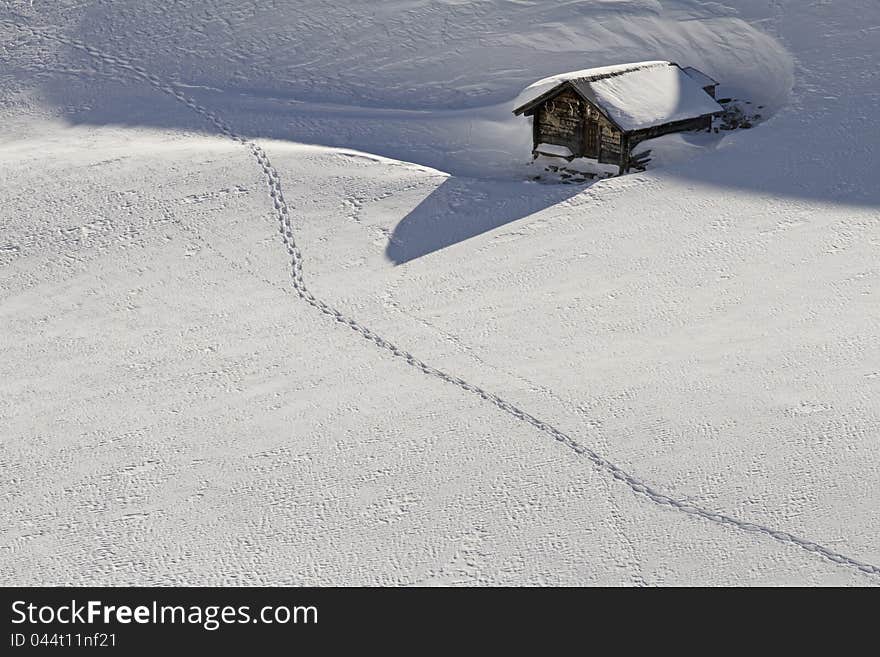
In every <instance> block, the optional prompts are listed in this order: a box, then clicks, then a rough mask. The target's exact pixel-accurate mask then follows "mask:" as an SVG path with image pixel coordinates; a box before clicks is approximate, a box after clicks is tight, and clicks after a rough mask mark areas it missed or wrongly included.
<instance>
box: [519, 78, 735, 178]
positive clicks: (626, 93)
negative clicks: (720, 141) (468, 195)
mask: <svg viewBox="0 0 880 657" xmlns="http://www.w3.org/2000/svg"><path fill="white" fill-rule="evenodd" d="M688 70H689V71H690V72H688ZM688 70H685V69H682V68H681V67H680V66H678V64H674V63H672V62H666V61H652V62H638V63H634V64H621V65H617V66H606V67H602V68H592V69H586V70H583V71H574V72H572V73H564V74H562V75H556V76H553V77H550V78H545V79H543V80H540V81H538V82H536V83H535V84H533V85H531V86H530V87H529V88H528V89H527V90H526V91H525V95H524V96H521V98H524V100H523V101H521V104H520V105H519V106H518V107H517V108H516V109H515V110H514V111H513V113H514V114H515V115H517V116H519V115H521V114H525V115H526V116H532V117H534V119H533V122H532V139H533V154H534V155H535V156H538V155H551V156H555V157H564V158H567V159H571V158H575V157H586V158H591V159H594V160H598V161H599V162H601V163H604V164H613V165H617V166H618V167H619V171H620V173H624V172H625V171H627V170H628V169H629V166H630V153H632V149H633V147H634V146H635V145H636V144H638V143H639V142H641V141H644V140H646V139H652V138H654V137H659V136H660V135H665V134H667V133H670V132H680V131H684V130H710V129H711V127H712V117H713V116H714V115H715V114H719V113H721V112H722V111H723V109H722V107H721V106H720V105H719V104H718V103H717V102H715V99H714V98H713V97H712V95H710V92H709V89H707V88H706V87H711V92H712V94H714V91H715V85H716V84H717V82H715V80H712V78H710V77H708V76H707V75H705V74H703V73H701V72H700V71H697V69H694V68H691V67H688Z"/></svg>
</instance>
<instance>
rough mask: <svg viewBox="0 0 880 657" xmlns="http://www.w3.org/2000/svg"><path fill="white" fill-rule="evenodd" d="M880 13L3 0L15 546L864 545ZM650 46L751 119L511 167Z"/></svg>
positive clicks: (1, 320) (281, 551)
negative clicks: (534, 118) (617, 170)
mask: <svg viewBox="0 0 880 657" xmlns="http://www.w3.org/2000/svg"><path fill="white" fill-rule="evenodd" d="M876 25H880V7H878V5H877V3H876V2H875V1H874V0H839V1H837V2H833V3H828V2H823V3H803V2H795V1H794V0H777V1H774V2H765V1H764V0H727V1H726V2H725V3H723V4H718V3H703V2H697V1H691V0H669V1H668V2H667V1H664V2H663V3H662V4H661V3H659V2H655V1H653V0H619V1H617V0H604V1H601V2H599V1H587V0H583V1H578V2H566V3H553V2H546V3H545V2H523V1H516V2H514V1H512V0H511V1H508V0H483V1H480V2H477V1H474V2H462V1H456V2H452V1H444V0H406V2H404V1H402V0H401V1H397V0H389V1H388V2H381V3H380V2H372V1H370V2H367V1H366V0H363V1H358V0H351V1H349V2H345V3H333V4H332V5H331V4H330V3H325V2H318V1H317V0H302V1H301V2H297V3H287V4H285V3H262V2H260V3H258V2H250V1H247V2H242V1H241V0H235V1H234V2H233V1H232V0H205V1H204V2H199V3H195V2H193V3H186V2H175V3H170V2H159V1H158V0H153V1H143V0H139V1H137V2H135V1H134V0H130V1H117V2H113V3H108V2H103V1H99V0H58V1H57V2H52V3H42V2H30V1H29V0H22V1H8V0H7V1H3V2H0V71H2V74H0V336H2V339H0V466H2V472H3V475H4V476H3V478H2V483H0V486H2V495H0V515H2V517H3V518H4V520H5V522H4V526H3V530H2V532H0V572H2V573H3V574H4V577H3V583H4V584H7V585H9V584H32V585H36V584H107V585H112V584H143V585H149V584H205V585H209V584H394V585H427V584H431V585H469V584H481V585H493V584H508V585H520V584H530V585H540V584H615V585H644V584H648V585H656V584H696V585H700V584H708V585H725V584H727V585H734V584H736V585H742V584H746V585H748V584H755V585H758V584H761V585H767V584H806V585H817V584H841V585H855V586H868V585H876V584H878V582H880V568H878V567H880V543H878V541H877V536H878V535H880V512H878V509H880V350H878V348H877V345H878V344H880V335H878V334H880V314H878V311H877V308H878V307H880V303H878V301H880V299H878V280H880V265H878V262H880V258H878V249H880V187H878V185H877V184H876V153H877V152H878V148H880V144H878V143H876V142H877V141H878V140H880V136H878V134H877V131H876V130H874V129H872V126H873V125H874V121H875V116H876V98H877V95H878V93H880V80H878V78H877V75H876V70H875V68H876V53H877V52H878V51H880V30H877V29H875V28H874V27H872V26H876ZM652 60H660V61H673V62H678V63H680V64H681V65H683V66H684V65H690V66H695V67H696V68H698V69H700V70H701V71H703V72H704V73H705V74H707V75H709V76H711V77H712V78H714V79H717V80H719V82H720V86H719V89H718V97H719V98H731V99H737V100H736V102H737V103H742V105H741V106H740V107H742V108H751V107H754V108H756V109H755V110H751V109H742V110H741V113H742V118H741V119H740V118H737V117H733V116H732V113H731V117H732V118H730V122H731V125H732V124H733V123H737V125H738V126H739V127H740V128H741V127H743V126H742V123H743V122H744V121H747V122H749V123H750V125H751V126H752V127H751V129H748V130H742V129H736V130H730V131H726V130H722V131H720V132H718V133H711V134H709V133H702V134H699V135H698V134H680V135H668V136H666V137H663V138H660V139H657V140H652V141H651V142H648V143H645V144H640V146H639V149H642V148H644V149H650V150H651V151H652V153H651V157H652V160H651V165H650V168H649V169H648V170H647V171H644V172H637V173H633V174H630V175H626V176H621V177H613V178H607V179H604V178H603V177H602V175H601V172H594V171H592V170H591V166H592V164H591V163H590V162H579V161H577V160H575V161H573V162H570V163H569V162H566V161H565V160H564V159H561V158H558V157H557V158H555V159H556V160H559V161H561V162H565V163H566V166H569V167H571V168H572V170H573V171H574V173H572V174H569V175H572V176H574V175H575V174H579V175H580V176H581V177H582V178H583V179H584V181H585V182H583V183H582V184H579V185H575V184H569V185H565V184H540V182H537V181H533V180H531V175H532V174H533V173H534V166H533V165H532V163H531V147H532V143H531V137H532V131H531V126H530V123H529V121H528V120H526V119H524V118H523V117H514V116H513V115H512V113H511V110H512V109H513V108H514V107H515V105H516V102H517V99H518V98H519V97H520V96H521V93H522V90H523V89H526V88H527V87H529V85H531V84H532V83H533V82H535V81H536V80H542V79H543V78H546V77H547V76H553V75H556V74H558V73H559V72H561V71H571V70H575V69H588V68H594V67H600V66H611V65H616V64H620V63H622V62H633V61H652ZM612 79H615V78H609V80H612ZM637 91H638V90H637V89H630V90H626V91H625V92H624V90H621V89H619V88H617V87H615V88H613V89H611V88H609V93H615V94H619V95H620V97H621V98H624V97H626V98H632V97H633V94H635V93H636V92H637ZM646 102H647V99H646ZM665 102H666V103H667V106H669V107H671V106H672V103H673V100H672V98H671V97H670V98H667V99H666V101H665ZM641 106H642V105H641V101H640V102H639V103H638V107H634V108H633V112H636V111H638V109H639V107H641ZM759 106H760V109H757V108H758V107H759ZM758 113H760V115H761V116H760V119H756V118H755V114H758ZM734 119H735V120H734ZM563 173H565V172H563ZM588 178H589V180H587V179H588Z"/></svg>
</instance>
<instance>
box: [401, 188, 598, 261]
mask: <svg viewBox="0 0 880 657" xmlns="http://www.w3.org/2000/svg"><path fill="white" fill-rule="evenodd" d="M584 188H585V185H574V184H572V185H564V184H554V185H545V184H539V183H536V182H532V181H510V182H507V181H497V180H480V179H475V178H461V177H456V176H450V177H449V178H446V179H445V180H444V181H443V182H442V183H441V184H440V185H439V186H438V187H437V188H436V189H434V191H433V192H431V193H430V194H429V195H428V196H427V197H426V198H425V199H424V200H423V201H422V202H421V203H419V204H418V205H417V206H416V207H415V208H413V210H412V211H411V212H410V213H409V214H407V215H406V216H405V217H404V218H403V219H402V220H401V221H400V223H398V224H397V226H396V227H395V228H394V231H393V233H392V235H391V237H390V238H389V241H388V246H387V247H386V250H385V254H386V256H387V257H388V259H389V260H390V261H391V262H393V263H394V264H395V265H400V264H403V263H406V262H409V261H411V260H415V259H416V258H420V257H422V256H424V255H428V254H429V253H433V252H435V251H439V250H440V249H445V248H446V247H449V246H452V245H454V244H458V243H459V242H463V241H465V240H467V239H470V238H472V237H476V236H477V235H481V234H483V233H486V232H488V231H490V230H493V229H495V228H498V227H499V226H503V225H505V224H508V223H510V222H512V221H516V220H518V219H522V218H524V217H527V216H529V215H531V214H534V213H536V212H540V211H541V210H544V209H545V208H548V207H551V206H553V205H556V204H557V203H560V202H562V201H565V200H566V199H569V198H571V197H572V196H575V195H576V194H578V193H580V192H581V191H583V190H584Z"/></svg>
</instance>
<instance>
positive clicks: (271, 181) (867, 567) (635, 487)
mask: <svg viewBox="0 0 880 657" xmlns="http://www.w3.org/2000/svg"><path fill="white" fill-rule="evenodd" d="M0 24H2V25H4V26H6V27H11V28H13V29H18V30H21V31H24V32H27V33H30V34H32V35H33V36H35V37H37V38H43V39H47V40H52V41H56V42H58V43H62V44H64V45H67V46H70V47H72V48H76V49H77V50H80V51H83V52H85V53H87V54H88V55H90V56H91V57H94V58H95V59H98V60H100V61H102V62H104V63H106V64H109V65H111V66H114V67H116V68H118V69H121V70H123V71H128V72H130V73H132V74H134V75H135V76H136V77H137V78H139V79H141V80H144V81H145V82H147V83H149V84H150V85H152V86H153V87H155V88H156V89H158V90H160V91H162V92H164V93H167V94H170V95H171V96H173V97H174V98H176V99H177V100H179V101H180V102H181V103H183V104H185V105H186V106H187V107H189V108H191V109H192V110H193V111H194V112H196V113H197V114H199V115H201V116H202V117H203V118H205V119H206V120H207V121H208V122H209V123H210V124H211V125H213V126H214V127H215V128H217V130H219V131H220V132H221V133H222V134H224V135H225V136H227V137H229V138H230V139H232V140H234V141H237V142H239V143H240V144H242V145H244V146H246V147H247V148H248V149H249V150H250V152H251V154H252V155H253V157H254V158H255V159H256V161H257V164H258V165H259V166H260V169H261V170H262V172H263V174H264V176H265V177H266V182H267V184H268V186H269V196H270V197H271V198H272V203H273V205H274V209H275V215H276V218H277V220H278V223H279V231H280V233H281V236H282V240H283V242H284V245H285V248H286V249H287V253H288V254H289V255H290V258H291V276H292V279H293V287H294V290H295V291H296V293H297V295H298V296H299V297H300V298H301V299H302V300H303V301H305V302H306V303H308V304H309V305H310V306H312V307H313V308H315V309H316V310H318V311H320V312H321V313H323V314H325V315H327V316H329V317H331V318H333V319H334V320H335V321H337V322H339V323H340V324H344V325H346V326H348V327H349V328H351V329H352V330H353V331H355V332H356V333H358V334H360V335H361V336H362V337H363V338H364V339H366V340H369V341H370V342H372V343H373V344H375V345H376V346H378V347H380V348H381V349H384V350H385V351H388V352H390V353H391V354H392V355H393V356H394V357H396V358H400V359H402V360H404V361H406V363H407V364H408V365H410V366H412V367H414V368H416V369H418V370H420V371H422V372H423V373H424V374H426V375H428V376H431V377H434V378H437V379H440V380H442V381H445V382H447V383H450V384H452V385H454V386H456V387H458V388H460V389H461V390H464V391H466V392H468V393H471V394H474V395H477V396H479V397H481V398H482V399H484V400H485V401H487V402H489V403H491V404H493V405H494V406H496V407H497V408H499V409H500V410H502V411H504V412H505V413H507V414H508V415H510V416H512V417H514V418H516V419H517V420H520V421H522V422H525V423H526V424H529V425H531V426H533V427H534V428H536V429H538V430H539V431H541V432H542V433H545V434H547V435H548V436H550V437H552V438H553V439H554V440H556V441H557V442H559V443H561V444H563V445H565V446H566V447H567V448H569V449H570V450H572V451H573V452H575V453H576V454H578V455H581V456H585V457H586V458H588V459H589V460H590V461H591V462H592V463H593V464H594V466H595V467H597V468H598V469H600V470H603V471H605V472H607V473H608V474H610V475H611V476H612V477H613V478H614V479H616V480H618V481H620V482H621V483H623V484H625V485H626V486H627V487H629V488H630V489H631V490H632V491H633V492H635V493H637V494H638V495H641V496H643V497H646V498H648V499H649V500H651V501H652V502H654V503H655V504H658V505H660V506H666V507H669V508H672V509H675V510H676V511H680V512H682V513H686V514H688V515H692V516H697V517H700V518H703V519H705V520H708V521H710V522H713V523H716V524H719V525H724V526H727V527H731V528H734V529H739V530H741V531H744V532H749V533H753V534H763V535H765V536H768V537H770V538H772V539H774V540H776V541H778V542H780V543H784V544H789V545H794V546H796V547H799V548H801V549H803V550H806V551H807V552H812V553H815V554H818V555H820V556H822V557H825V558H826V559H828V560H829V561H833V562H834V563H838V564H841V565H843V566H847V567H850V568H854V569H856V570H858V571H861V572H863V573H867V574H869V575H875V576H880V567H878V566H875V565H873V564H869V563H865V562H862V561H858V560H856V559H853V558H852V557H848V556H846V555H844V554H841V553H839V552H835V551H834V550H831V549H830V548H827V547H825V546H823V545H820V544H818V543H815V542H813V541H810V540H807V539H803V538H800V537H798V536H795V535H794V534H791V533H789V532H787V531H783V530H778V529H773V528H771V527H767V526H764V525H760V524H757V523H753V522H748V521H745V520H740V519H738V518H734V517H733V516H729V515H726V514H723V513H718V512H715V511H711V510H708V509H704V508H703V507H701V506H697V505H695V504H689V503H687V502H683V501H681V500H677V499H674V498H672V497H670V496H669V495H666V494H665V493H662V492H660V491H658V490H656V489H654V488H653V487H651V486H650V485H648V484H646V483H645V482H643V481H641V480H640V479H638V478H637V477H635V476H634V475H632V474H630V473H628V472H626V471H625V470H623V469H622V468H620V467H619V466H618V465H617V464H615V463H613V462H611V461H609V460H608V459H606V458H605V457H603V456H602V455H600V454H599V453H597V452H595V451H594V450H592V449H590V448H589V447H587V446H586V445H583V444H581V443H579V442H577V441H576V440H575V439H574V438H572V437H571V436H569V435H568V434H567V433H565V432H563V431H561V430H560V429H557V428H556V427H554V426H553V425H551V424H548V423H547V422H544V421H543V420H540V419H538V418H536V417H535V416H533V415H531V414H530V413H527V412H526V411H524V410H522V409H520V408H519V407H517V406H516V405H514V404H512V403H510V402H508V401H506V400H505V399H503V398H501V397H499V396H498V395H495V394H493V393H491V392H489V391H487V390H484V389H483V388H480V387H479V386H476V385H473V384H471V383H468V382H467V381H465V380H464V379H460V378H458V377H456V376H453V375H451V374H448V373H446V372H444V371H442V370H439V369H437V368H435V367H431V366H430V365H428V364H427V363H425V362H424V361H422V360H419V359H418V358H416V357H415V356H413V355H412V354H411V353H409V352H408V351H406V350H404V349H401V348H400V347H398V346H397V345H395V344H394V343H392V342H389V341H388V340H386V339H384V338H383V337H382V336H380V335H378V334H377V333H375V332H373V331H372V330H371V329H369V328H367V327H366V326H363V325H361V324H360V323H358V322H357V321H356V320H354V319H352V318H350V317H348V316H347V315H345V314H344V313H342V312H340V311H339V310H337V309H335V308H334V307H333V306H331V305H329V304H328V303H326V302H324V301H322V300H321V299H318V298H317V297H315V296H314V294H312V292H311V291H310V290H309V289H308V287H307V286H306V284H305V280H304V278H303V268H302V253H301V252H300V250H299V247H298V246H297V244H296V241H295V239H294V232H293V225H292V222H291V219H290V209H289V207H288V205H287V201H286V200H285V199H284V194H283V192H282V189H281V177H280V176H279V174H278V171H277V170H276V169H275V167H274V166H273V165H272V163H271V161H270V160H269V157H268V155H266V152H265V151H264V150H263V149H262V148H261V147H260V146H259V145H258V144H256V143H254V142H252V141H250V140H248V139H246V138H245V137H242V136H240V135H238V134H236V133H235V132H234V131H233V130H232V128H230V127H229V125H227V124H226V123H225V122H224V121H223V120H222V119H221V118H220V117H218V116H217V115H216V114H214V113H213V112H211V111H210V110H208V109H207V108H205V107H203V106H201V105H199V104H198V103H196V102H195V101H194V100H193V99H191V98H189V97H188V96H186V95H185V94H183V93H182V92H181V91H180V90H179V89H178V88H176V87H175V86H174V85H172V84H169V83H167V82H164V81H163V80H161V79H160V78H159V77H157V76H156V75H153V74H151V73H149V72H148V71H147V70H145V69H144V68H142V67H140V66H137V65H135V64H132V63H130V62H127V61H125V60H123V59H120V58H117V57H113V56H111V55H107V54H105V53H103V52H101V51H99V50H97V49H95V48H92V47H91V46H89V45H87V44H85V43H82V42H79V41H76V40H73V39H68V38H66V37H61V36H57V35H54V34H50V33H46V32H43V31H42V30H37V29H35V28H33V27H31V26H29V25H27V24H21V23H16V22H13V21H10V20H7V19H2V18H0Z"/></svg>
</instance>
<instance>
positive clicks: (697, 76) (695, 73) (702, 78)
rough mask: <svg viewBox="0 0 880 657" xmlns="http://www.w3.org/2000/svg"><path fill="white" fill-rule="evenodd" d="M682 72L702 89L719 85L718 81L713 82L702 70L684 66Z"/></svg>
mask: <svg viewBox="0 0 880 657" xmlns="http://www.w3.org/2000/svg"><path fill="white" fill-rule="evenodd" d="M681 70H682V71H684V72H685V73H687V75H688V77H689V78H691V79H692V80H693V81H694V82H696V83H697V84H698V85H700V86H701V87H704V88H705V87H714V86H715V85H716V84H718V80H713V79H712V78H710V77H709V76H708V75H706V74H705V73H703V72H702V71H701V70H700V69H697V68H694V67H693V66H683V67H682V69H681Z"/></svg>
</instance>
